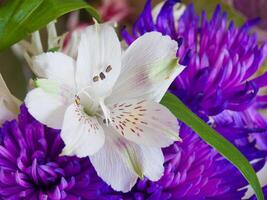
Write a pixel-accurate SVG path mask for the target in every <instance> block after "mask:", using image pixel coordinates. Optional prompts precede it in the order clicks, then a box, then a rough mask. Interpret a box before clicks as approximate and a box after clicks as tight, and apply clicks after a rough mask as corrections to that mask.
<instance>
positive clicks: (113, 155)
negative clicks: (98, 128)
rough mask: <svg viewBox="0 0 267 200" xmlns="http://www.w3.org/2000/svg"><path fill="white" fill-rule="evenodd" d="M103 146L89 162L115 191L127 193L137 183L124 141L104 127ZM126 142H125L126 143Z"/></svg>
mask: <svg viewBox="0 0 267 200" xmlns="http://www.w3.org/2000/svg"><path fill="white" fill-rule="evenodd" d="M104 130H105V133H106V134H105V135H106V141H105V145H104V146H103V148H102V149H100V151H99V152H97V153H96V154H95V155H93V156H90V160H91V162H92V164H93V166H94V168H95V170H96V172H97V174H98V176H100V177H101V178H102V179H103V180H104V181H105V182H106V183H107V184H109V185H111V187H112V188H113V189H114V190H116V191H122V192H128V191H130V190H131V188H132V187H133V186H134V185H135V183H136V181H137V178H138V176H137V174H136V173H135V171H134V170H132V168H131V166H130V164H131V163H128V161H129V155H128V153H127V149H126V148H125V147H126V145H127V143H125V139H123V138H120V137H119V136H116V134H117V133H116V132H115V131H114V130H112V129H109V128H107V127H104ZM126 142H127V141H126Z"/></svg>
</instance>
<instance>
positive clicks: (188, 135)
mask: <svg viewBox="0 0 267 200" xmlns="http://www.w3.org/2000/svg"><path fill="white" fill-rule="evenodd" d="M180 135H181V137H182V139H183V142H182V143H175V144H174V145H172V146H171V147H169V148H166V149H165V151H164V154H165V172H164V175H163V177H162V178H161V179H160V180H159V181H157V182H151V181H149V180H147V179H145V180H139V181H138V183H137V184H136V185H135V187H134V188H133V189H132V190H131V192H129V193H127V194H122V193H114V192H112V191H111V190H110V192H106V195H107V194H109V195H107V196H106V199H108V198H111V197H113V199H138V200H144V199H151V200H167V199H172V200H203V199H229V200H238V199H241V198H242V197H243V196H244V194H245V192H246V189H240V188H242V187H244V186H246V185H247V182H246V181H245V180H244V178H243V177H242V175H241V174H240V173H239V172H238V170H236V169H235V167H234V166H233V165H232V164H230V163H229V162H228V161H227V160H226V159H224V158H223V157H222V156H220V155H219V154H218V153H217V152H216V151H215V150H214V149H212V148H211V147H209V146H208V145H207V144H206V143H205V142H204V141H202V140H201V139H200V138H199V137H198V136H197V135H196V134H195V133H194V132H192V131H191V130H190V129H189V128H188V127H186V126H182V127H181V132H180ZM263 164H264V161H261V162H259V163H257V164H256V165H254V168H255V169H256V170H258V169H259V168H261V167H262V165H263Z"/></svg>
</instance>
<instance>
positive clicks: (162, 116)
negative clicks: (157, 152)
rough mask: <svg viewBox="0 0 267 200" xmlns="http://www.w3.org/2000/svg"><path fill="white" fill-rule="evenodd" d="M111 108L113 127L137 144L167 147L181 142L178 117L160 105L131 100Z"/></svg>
mask: <svg viewBox="0 0 267 200" xmlns="http://www.w3.org/2000/svg"><path fill="white" fill-rule="evenodd" d="M109 107H110V110H111V120H112V123H111V125H112V126H113V127H114V128H115V129H116V130H117V132H118V133H120V134H121V135H122V136H124V137H125V138H127V139H129V140H131V141H133V142H135V143H138V144H143V145H147V146H154V147H167V146H169V145H171V144H172V143H173V142H174V141H177V140H179V137H178V134H179V125H178V122H177V119H176V117H175V116H174V115H173V114H172V113H171V112H170V111H169V110H168V109H167V108H165V107H164V106H162V105H160V104H158V103H154V102H148V101H144V100H141V101H140V100H130V101H127V102H120V103H117V104H114V105H112V106H109Z"/></svg>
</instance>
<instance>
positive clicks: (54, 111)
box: [25, 88, 69, 129]
mask: <svg viewBox="0 0 267 200" xmlns="http://www.w3.org/2000/svg"><path fill="white" fill-rule="evenodd" d="M68 102H69V99H68V97H67V96H63V95H59V93H58V94H56V93H49V92H47V91H45V90H44V89H42V88H36V89H33V90H32V91H30V92H29V93H28V94H27V96H26V98H25V104H26V107H27V108H28V110H29V112H30V113H31V115H32V116H33V117H34V118H35V119H37V120H38V121H40V122H41V123H43V124H45V125H47V126H49V127H51V128H55V129H60V128H61V127H62V122H63V118H64V113H65V110H66V109H67V107H68V105H69V103H68Z"/></svg>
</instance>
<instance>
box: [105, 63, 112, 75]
mask: <svg viewBox="0 0 267 200" xmlns="http://www.w3.org/2000/svg"><path fill="white" fill-rule="evenodd" d="M111 70H112V67H111V65H109V66H107V68H106V72H107V73H109V72H110V71H111Z"/></svg>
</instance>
